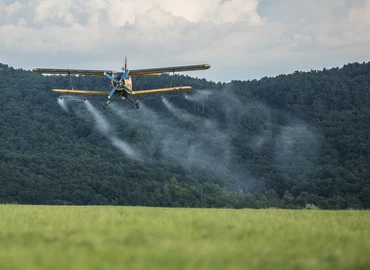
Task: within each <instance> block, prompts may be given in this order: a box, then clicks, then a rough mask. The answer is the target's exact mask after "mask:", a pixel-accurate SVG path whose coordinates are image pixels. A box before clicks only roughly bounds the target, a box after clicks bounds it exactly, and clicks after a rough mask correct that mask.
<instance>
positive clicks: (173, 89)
mask: <svg viewBox="0 0 370 270" xmlns="http://www.w3.org/2000/svg"><path fill="white" fill-rule="evenodd" d="M190 89H191V86H179V87H170V88H158V89H150V90H138V91H132V93H131V95H149V94H158V93H168V92H176V91H185V90H190Z"/></svg>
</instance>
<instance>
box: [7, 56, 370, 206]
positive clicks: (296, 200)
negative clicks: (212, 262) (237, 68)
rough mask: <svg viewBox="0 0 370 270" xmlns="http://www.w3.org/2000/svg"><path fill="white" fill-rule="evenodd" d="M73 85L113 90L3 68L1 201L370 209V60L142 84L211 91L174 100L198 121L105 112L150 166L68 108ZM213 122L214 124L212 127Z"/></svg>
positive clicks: (161, 110)
mask: <svg viewBox="0 0 370 270" xmlns="http://www.w3.org/2000/svg"><path fill="white" fill-rule="evenodd" d="M70 79H72V83H73V86H74V88H75V89H93V90H99V89H107V86H108V82H107V80H105V79H101V78H94V77H84V76H80V77H71V78H69V77H68V76H41V75H39V74H34V73H32V72H30V71H25V70H16V69H13V68H12V67H9V66H7V65H4V64H1V65H0V113H1V114H0V127H1V129H0V202H1V203H22V204H78V205H92V204H94V205H100V204H110V205H147V206H169V207H231V208H243V207H252V208H265V207H280V208H302V207H306V206H307V207H316V206H317V207H319V208H322V209H346V208H354V209H363V208H366V209H368V208H370V150H369V149H370V135H369V134H370V126H369V123H370V95H369V92H370V64H369V63H363V64H359V63H354V64H349V65H345V66H344V67H342V68H334V69H330V70H323V71H311V72H295V73H294V74H290V75H280V76H277V77H275V78H263V79H261V80H253V81H232V82H231V83H229V84H225V83H214V82H209V81H206V80H204V79H197V78H191V77H188V76H178V75H175V76H174V77H173V78H171V77H170V76H168V75H163V76H160V77H158V78H144V77H143V78H140V79H139V80H137V81H135V80H134V86H135V87H136V88H137V89H150V88H157V87H166V86H168V85H169V84H170V83H171V80H172V84H173V85H192V86H193V88H195V89H199V91H198V92H197V91H193V92H192V93H191V94H193V97H194V98H196V99H197V100H196V102H189V100H187V99H184V98H183V96H178V97H176V96H175V97H172V96H171V97H170V98H169V100H170V101H171V104H173V105H174V106H175V107H176V108H178V109H180V110H182V112H183V113H184V114H186V115H187V116H189V115H190V116H192V117H195V118H194V119H195V120H191V121H188V122H186V121H182V120H181V119H178V118H176V117H174V115H173V112H172V113H171V112H169V111H168V110H167V109H166V108H165V107H164V105H163V103H162V101H161V99H160V97H157V98H154V99H148V100H146V99H144V100H143V102H144V103H145V105H148V106H149V107H150V109H151V110H152V111H153V112H154V113H155V114H157V115H158V119H159V120H158V123H153V126H151V125H144V124H140V123H141V122H140V121H142V119H141V120H140V119H139V118H135V117H137V115H138V111H136V110H135V109H133V108H132V109H131V107H127V108H126V107H125V112H126V113H127V114H128V115H129V116H130V117H131V119H129V120H128V122H127V123H126V124H123V123H122V122H120V118H122V117H123V116H122V117H117V116H114V115H113V114H112V113H111V112H109V108H108V110H107V111H108V112H105V115H106V117H107V118H108V119H109V120H110V121H111V122H112V123H111V125H112V126H113V127H114V128H112V129H113V130H112V131H111V132H113V133H114V134H115V135H116V136H118V137H119V138H124V139H125V141H127V142H130V143H132V144H133V145H134V146H137V147H139V148H140V149H141V151H142V153H144V154H145V156H148V157H150V161H145V162H143V161H142V160H136V159H131V158H130V157H128V156H127V155H124V154H122V152H120V151H119V149H117V148H116V147H114V145H112V143H111V142H110V141H109V136H108V137H107V136H104V134H102V132H99V130H98V129H97V128H96V126H95V124H94V120H93V119H89V117H88V116H87V114H86V110H83V109H82V108H81V102H75V103H71V104H70V106H69V107H70V108H71V109H70V112H69V113H67V112H65V111H63V110H62V109H61V108H60V107H59V106H58V104H57V102H56V98H57V97H56V96H55V95H54V94H53V93H51V91H50V90H51V88H70V87H71V85H70ZM92 102H93V104H94V105H99V102H100V101H96V102H94V99H92ZM125 105H126V104H125ZM128 105H129V104H127V106H128ZM99 106H100V105H99ZM81 115H82V117H81ZM190 116H189V117H190ZM90 118H91V117H90ZM208 120H209V121H210V123H211V124H212V125H213V126H212V127H209V126H207V127H203V126H201V125H200V124H203V123H208V122H207V121H208ZM195 121H198V122H195ZM156 124H157V125H159V126H158V127H157V128H156V129H155V130H154V131H153V128H154V127H155V125H156ZM162 127H164V128H167V129H168V130H167V131H164V134H166V132H167V133H171V135H172V137H174V138H176V140H174V141H169V142H171V143H172V142H175V143H176V144H174V146H173V147H172V148H171V145H169V146H168V145H166V147H168V150H167V152H165V151H164V150H163V149H161V145H162V144H163V142H164V140H166V139H171V138H169V137H168V136H167V137H165V138H163V139H161V140H158V142H156V141H154V140H153V136H154V135H155V132H157V135H158V132H159V131H158V130H160V129H161V128H162ZM153 134H154V135H153ZM202 136H203V137H202ZM216 136H218V139H217V138H216ZM207 138H209V139H208V142H207ZM212 140H213V141H212ZM194 141H195V143H197V145H196V146H197V147H198V149H197V148H195V149H197V151H198V152H199V153H198V152H197V151H195V153H196V154H199V155H200V157H194V158H195V160H196V161H199V160H200V161H202V162H198V163H199V164H193V163H191V160H189V162H190V165H189V164H185V165H186V166H185V165H184V164H183V163H182V160H181V159H182V157H183V155H185V153H188V152H187V150H186V147H183V146H188V148H190V147H194V145H192V142H194ZM207 143H208V144H207ZM226 144H227V145H226ZM179 146H181V147H179ZM210 148H212V149H210ZM201 152H205V153H203V156H202V155H201ZM203 157H206V158H203ZM197 158H198V159H197ZM184 159H185V157H184ZM222 166H225V167H224V168H223V170H220V167H222ZM219 171H220V173H219Z"/></svg>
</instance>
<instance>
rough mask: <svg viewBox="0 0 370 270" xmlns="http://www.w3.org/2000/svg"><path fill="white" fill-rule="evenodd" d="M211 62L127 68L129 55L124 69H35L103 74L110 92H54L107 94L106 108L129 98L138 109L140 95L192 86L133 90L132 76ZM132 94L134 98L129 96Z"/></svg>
mask: <svg viewBox="0 0 370 270" xmlns="http://www.w3.org/2000/svg"><path fill="white" fill-rule="evenodd" d="M210 67H211V66H210V65H209V64H202V65H188V66H175V67H160V68H147V69H133V70H129V69H128V68H127V57H125V64H124V67H122V71H119V72H117V71H114V70H87V69H51V68H34V69H33V71H34V72H37V73H42V74H65V75H88V76H101V77H106V78H108V79H109V80H110V87H111V90H110V91H108V92H104V91H93V90H75V89H73V87H72V89H71V90H68V89H52V91H53V92H56V93H59V94H75V95H94V96H105V97H107V100H106V101H105V102H104V104H103V109H105V108H106V106H108V105H109V104H110V103H112V102H113V101H114V100H116V99H118V98H120V99H121V100H129V101H130V102H132V103H133V104H134V105H135V106H136V108H137V109H139V107H140V102H139V100H137V99H136V96H138V95H148V94H157V93H168V92H175V91H185V90H190V89H191V86H177V87H168V88H158V89H148V90H137V91H134V90H133V85H132V80H131V77H141V76H158V75H161V74H163V73H175V72H184V71H195V70H204V69H209V68H210ZM130 96H132V97H133V98H134V100H131V99H130V98H129V97H130Z"/></svg>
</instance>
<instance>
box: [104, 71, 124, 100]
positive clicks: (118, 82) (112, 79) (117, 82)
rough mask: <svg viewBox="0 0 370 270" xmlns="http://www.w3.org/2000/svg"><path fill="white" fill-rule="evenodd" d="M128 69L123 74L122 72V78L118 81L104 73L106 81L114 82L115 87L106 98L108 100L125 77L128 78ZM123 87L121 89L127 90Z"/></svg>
mask: <svg viewBox="0 0 370 270" xmlns="http://www.w3.org/2000/svg"><path fill="white" fill-rule="evenodd" d="M128 72H129V71H128V69H126V70H125V72H123V73H122V76H121V78H120V79H119V81H117V80H116V79H115V78H113V76H111V75H110V74H108V73H105V77H107V78H108V79H110V80H111V81H113V82H115V83H116V84H117V85H116V86H115V87H114V88H113V89H112V91H111V92H110V93H109V96H108V98H111V97H112V96H113V95H114V93H115V92H116V90H117V88H118V87H119V86H120V85H121V83H122V81H123V80H124V79H126V78H127V76H128ZM122 86H123V88H125V89H126V90H127V89H128V88H127V87H125V86H124V85H122Z"/></svg>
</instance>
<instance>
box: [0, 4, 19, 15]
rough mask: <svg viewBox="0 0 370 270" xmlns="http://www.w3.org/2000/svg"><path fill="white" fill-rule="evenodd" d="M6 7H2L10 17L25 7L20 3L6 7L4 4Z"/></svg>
mask: <svg viewBox="0 0 370 270" xmlns="http://www.w3.org/2000/svg"><path fill="white" fill-rule="evenodd" d="M3 6H4V7H2V6H0V7H1V8H4V10H5V12H6V13H7V14H8V16H11V15H13V14H14V13H16V12H17V10H19V9H21V8H23V5H22V4H20V3H19V2H18V1H16V2H14V3H13V4H10V5H8V6H5V5H4V4H3Z"/></svg>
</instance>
